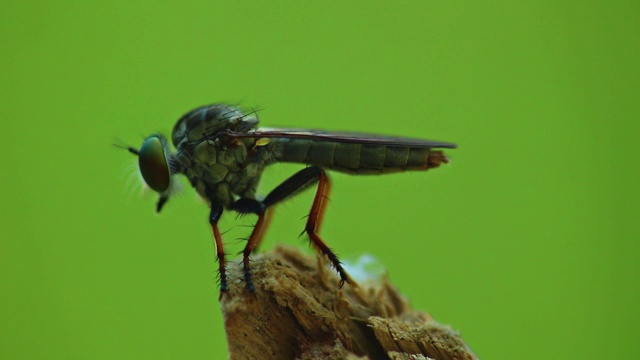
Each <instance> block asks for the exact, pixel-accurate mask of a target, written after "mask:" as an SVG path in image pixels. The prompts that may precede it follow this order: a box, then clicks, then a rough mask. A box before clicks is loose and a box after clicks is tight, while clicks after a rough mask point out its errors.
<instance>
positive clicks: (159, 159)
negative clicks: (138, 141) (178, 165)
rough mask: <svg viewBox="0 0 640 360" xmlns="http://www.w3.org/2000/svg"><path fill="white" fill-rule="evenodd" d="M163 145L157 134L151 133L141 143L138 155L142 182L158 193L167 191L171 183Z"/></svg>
mask: <svg viewBox="0 0 640 360" xmlns="http://www.w3.org/2000/svg"><path fill="white" fill-rule="evenodd" d="M164 146H165V145H164V142H163V141H162V139H160V137H159V136H158V135H151V136H149V137H148V138H147V139H146V140H145V141H144V142H143V143H142V147H140V151H139V155H138V165H139V166H140V173H141V174H142V178H143V179H144V182H146V183H147V185H149V187H150V188H152V189H153V190H155V191H157V192H159V193H163V192H165V191H167V189H169V184H170V183H171V172H170V171H169V163H168V162H167V156H166V154H165V151H164Z"/></svg>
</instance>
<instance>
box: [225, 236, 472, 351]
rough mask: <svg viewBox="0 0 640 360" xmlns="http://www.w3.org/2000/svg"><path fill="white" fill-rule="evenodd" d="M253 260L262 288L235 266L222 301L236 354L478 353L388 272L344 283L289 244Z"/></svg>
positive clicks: (256, 279)
mask: <svg viewBox="0 0 640 360" xmlns="http://www.w3.org/2000/svg"><path fill="white" fill-rule="evenodd" d="M251 265H252V270H253V281H254V285H255V287H256V291H255V293H249V292H248V291H247V290H246V288H245V286H244V282H243V280H242V279H243V274H242V266H241V265H240V264H239V263H238V262H235V261H234V262H230V263H229V265H228V279H229V287H230V291H229V293H228V294H225V295H224V296H223V298H222V301H221V302H222V312H223V315H224V319H225V328H226V332H227V340H228V343H229V351H230V358H231V359H305V360H311V359H477V358H476V356H475V355H474V354H473V353H472V352H471V350H470V349H469V348H468V347H467V346H466V345H465V343H464V342H463V341H462V339H461V338H460V337H459V335H458V333H457V332H455V331H453V330H452V329H450V328H449V327H448V326H444V325H441V324H439V323H437V322H436V321H434V320H433V319H432V318H431V316H430V315H429V314H426V313H424V312H420V311H415V310H412V309H411V307H410V305H409V302H408V301H407V299H405V298H404V297H403V296H402V295H400V293H399V292H398V291H397V290H396V289H395V287H394V286H393V285H392V284H391V283H390V282H389V281H388V279H386V278H385V277H383V278H381V279H378V280H377V281H375V282H371V283H363V284H360V285H358V284H355V283H353V284H345V285H344V287H343V288H342V289H338V281H339V278H338V277H337V276H336V275H335V274H334V272H333V270H332V269H330V268H329V267H328V266H327V265H326V263H325V261H323V260H322V259H320V258H316V257H313V256H309V255H305V254H302V253H301V252H299V251H298V250H296V249H294V248H292V247H287V246H278V247H277V248H276V249H275V250H273V251H272V252H269V253H264V254H259V255H254V256H253V258H252V262H251Z"/></svg>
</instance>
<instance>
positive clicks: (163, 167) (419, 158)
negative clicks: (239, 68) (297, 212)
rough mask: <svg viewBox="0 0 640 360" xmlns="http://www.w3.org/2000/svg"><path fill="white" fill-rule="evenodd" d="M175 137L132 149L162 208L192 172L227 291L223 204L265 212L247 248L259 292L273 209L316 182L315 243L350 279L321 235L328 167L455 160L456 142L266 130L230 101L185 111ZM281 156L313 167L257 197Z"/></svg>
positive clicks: (365, 168)
mask: <svg viewBox="0 0 640 360" xmlns="http://www.w3.org/2000/svg"><path fill="white" fill-rule="evenodd" d="M171 140H172V142H173V145H174V146H175V148H176V152H175V153H170V152H169V147H168V145H167V142H166V140H165V138H164V137H163V136H162V135H159V134H154V135H151V136H149V137H148V138H146V139H145V140H144V142H143V144H142V146H141V147H140V149H134V148H128V149H129V151H130V152H132V153H134V154H136V155H138V162H139V166H140V172H141V174H142V177H143V179H144V181H145V182H146V183H147V185H148V186H149V187H150V188H152V189H153V190H155V191H156V192H158V193H159V195H160V199H159V201H158V204H157V208H156V210H157V211H158V212H159V211H160V210H161V209H162V207H163V206H164V204H165V203H166V202H167V200H168V199H169V197H170V196H171V191H172V189H173V187H172V186H171V183H172V182H173V181H174V180H173V177H174V176H175V175H177V174H183V175H185V176H186V177H187V178H188V179H189V181H190V183H191V185H192V186H193V187H194V188H195V189H196V191H197V192H198V194H200V196H202V197H203V198H204V199H205V200H206V201H207V202H208V203H209V205H210V207H211V210H210V214H209V222H210V224H211V228H212V232H213V237H214V240H215V243H216V252H217V257H218V265H219V273H220V282H221V284H220V290H221V296H222V294H224V293H225V291H227V279H226V269H225V256H224V250H223V242H222V236H221V235H220V232H219V230H218V225H217V224H218V220H219V219H220V217H221V215H222V212H223V211H224V210H232V211H237V212H239V213H242V214H255V215H257V216H258V221H257V222H256V225H255V226H254V229H253V232H252V233H251V235H250V236H249V240H248V242H247V244H246V246H245V248H244V251H243V265H244V279H245V283H246V287H247V289H248V290H249V291H253V290H254V286H253V282H252V279H251V271H250V265H249V256H250V255H251V253H252V251H253V250H254V249H255V248H256V247H257V246H258V245H259V243H260V241H261V239H262V237H263V235H264V233H265V229H266V227H267V225H268V223H269V211H270V209H272V208H273V207H274V206H275V205H276V204H278V203H280V202H281V201H284V200H286V199H287V198H289V197H291V196H293V195H295V194H297V193H298V192H300V191H302V190H304V189H306V188H308V187H311V186H313V185H316V194H315V197H314V201H313V204H312V206H311V210H310V213H309V217H308V220H307V224H306V226H305V232H306V233H307V235H308V236H309V238H310V240H311V242H312V244H313V245H314V248H315V249H317V250H318V251H319V252H320V254H322V255H324V256H327V257H328V259H329V260H330V262H331V264H332V265H333V267H334V268H335V269H336V271H337V272H338V274H339V275H340V278H341V281H340V286H342V284H343V283H344V282H350V281H351V279H350V277H349V275H348V274H347V273H346V271H344V269H343V268H342V265H341V263H340V261H339V260H338V258H337V256H336V255H335V254H334V253H333V251H331V250H330V249H329V247H328V246H327V245H326V244H325V243H324V241H322V239H321V238H320V237H319V235H318V228H319V226H320V221H321V219H322V214H323V212H324V208H325V205H326V197H327V195H328V193H329V187H330V186H329V185H330V184H329V178H328V176H327V174H326V172H325V169H329V170H334V171H340V172H345V173H349V174H386V173H393V172H400V171H406V170H428V169H431V168H435V167H438V166H439V165H440V164H441V163H446V162H448V159H447V157H446V156H445V155H444V153H443V152H442V150H440V149H442V148H455V147H456V145H455V144H452V143H447V142H438V141H430V140H421V139H409V138H401V137H389V136H380V135H372V134H363V133H344V132H324V131H314V130H305V129H266V128H262V129H260V128H258V118H257V116H256V115H255V113H249V114H245V113H243V112H242V111H240V110H239V109H236V108H234V107H232V106H229V105H225V104H213V105H207V106H202V107H199V108H196V109H194V110H192V111H190V112H188V113H186V114H185V115H183V116H182V117H181V118H180V119H179V120H178V122H177V123H176V125H175V126H174V128H173V134H172V137H171ZM275 162H295V163H301V164H306V165H307V166H306V167H305V168H304V169H302V170H300V171H298V172H297V173H296V174H294V175H293V176H291V177H290V178H289V179H287V180H285V181H284V182H283V183H282V184H280V185H279V186H277V187H276V188H275V189H273V190H272V191H271V192H270V193H268V194H267V196H266V197H264V199H262V200H258V199H257V198H256V189H257V187H258V183H259V182H260V176H261V174H262V172H263V170H264V168H265V167H266V166H268V165H270V164H273V163H275Z"/></svg>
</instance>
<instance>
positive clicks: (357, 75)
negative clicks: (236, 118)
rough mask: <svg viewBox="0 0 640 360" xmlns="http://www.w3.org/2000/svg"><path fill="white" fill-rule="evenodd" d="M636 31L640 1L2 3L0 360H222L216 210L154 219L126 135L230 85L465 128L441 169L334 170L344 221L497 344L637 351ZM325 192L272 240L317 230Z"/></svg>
mask: <svg viewBox="0 0 640 360" xmlns="http://www.w3.org/2000/svg"><path fill="white" fill-rule="evenodd" d="M639 30H640V3H638V2H637V1H626V2H625V1H619V2H615V1H614V2H578V1H575V2H556V1H547V2H535V3H531V4H525V3H519V4H518V3H516V2H446V3H444V4H443V3H442V2H426V1H415V2H399V1H396V2H377V3H375V4H374V3H371V2H343V1H315V2H311V1H307V2H299V1H290V2H282V1H281V2H234V3H233V4H230V3H226V2H225V3H222V2H220V3H215V2H212V1H193V2H183V3H179V2H166V1H157V2H140V1H130V0H127V1H108V2H106V1H105V2H95V3H89V2H74V1H58V2H55V3H53V2H40V1H24V2H11V3H10V2H8V1H4V2H3V3H2V5H1V8H0V40H1V43H2V47H1V50H0V51H1V52H2V54H1V56H0V64H1V66H0V70H1V71H0V84H1V86H0V92H1V93H0V138H1V139H2V146H3V153H2V170H1V171H0V189H2V190H1V191H2V197H1V199H0V225H1V226H0V239H1V240H0V358H2V359H147V358H148V359H218V358H225V357H226V356H227V352H226V351H227V350H226V343H225V336H224V332H223V322H222V318H221V315H220V311H219V303H218V300H217V287H216V263H215V258H214V251H213V246H212V240H211V234H210V229H209V228H208V224H207V220H206V219H207V215H208V212H207V209H206V205H205V204H204V203H203V202H202V201H200V200H197V198H196V196H195V194H194V192H193V191H192V189H190V188H189V187H188V186H186V187H185V189H184V191H183V196H181V197H179V198H176V199H173V200H172V201H170V202H169V203H168V204H167V206H166V208H165V210H164V211H163V213H162V214H161V215H160V216H156V215H154V212H153V209H154V205H155V197H154V196H153V194H146V195H140V194H141V191H140V185H139V180H138V179H137V177H136V176H135V166H136V159H135V157H133V156H131V155H130V154H128V153H127V152H126V151H122V150H119V149H117V148H115V147H113V146H112V144H113V143H119V144H131V145H134V146H139V144H140V143H141V141H142V139H143V137H144V136H146V135H148V134H150V133H152V132H155V131H162V132H164V133H165V134H167V135H168V133H169V132H170V130H171V128H172V126H173V124H174V122H175V120H176V119H177V118H178V117H179V116H180V115H182V113H184V112H186V111H188V110H190V109H191V108H193V107H195V106H199V105H203V104H207V103H211V102H216V101H223V102H231V103H238V104H241V105H243V106H246V107H248V108H251V107H257V108H260V109H264V110H263V111H261V112H260V115H261V121H262V124H263V125H265V126H289V127H307V128H321V129H335V130H355V131H362V132H376V133H383V134H394V135H404V136H413V137H424V138H430V139H435V140H444V141H454V142H457V143H458V144H459V146H460V147H459V149H457V150H455V151H451V152H450V155H451V158H452V160H453V161H452V164H451V165H450V166H447V167H444V168H441V169H437V170H435V171H433V172H427V173H420V172H414V173H406V174H397V175H389V176H383V177H376V176H372V177H353V176H348V175H343V174H334V176H333V180H334V187H333V192H332V196H331V200H332V202H331V204H330V206H329V208H328V212H327V215H326V217H325V226H324V228H323V235H324V239H325V240H326V241H327V242H328V243H329V244H330V245H331V246H332V247H333V248H335V249H336V251H337V252H338V253H339V254H340V255H342V256H343V258H344V259H346V260H349V259H355V258H357V257H358V256H359V255H361V254H364V253H368V254H371V255H373V256H375V257H377V258H378V259H379V261H380V263H381V264H382V265H383V266H384V267H385V268H386V269H387V271H388V273H389V275H390V277H391V279H392V281H394V282H395V283H396V284H397V285H398V287H399V288H400V289H401V291H402V292H403V293H404V294H405V295H406V296H407V297H409V298H410V299H411V302H412V303H413V305H414V306H415V307H416V308H418V309H421V310H424V311H427V312H429V313H431V314H432V315H433V316H434V317H435V318H436V319H437V320H438V321H440V322H443V323H447V324H451V325H452V326H453V327H454V328H456V329H458V330H460V331H461V333H462V336H463V337H464V339H465V340H466V341H467V343H468V344H469V345H470V346H471V347H472V348H473V349H474V350H475V351H476V352H477V354H478V355H479V356H480V357H481V358H482V359H569V358H571V359H578V358H586V357H590V358H622V357H624V358H640V350H639V346H638V337H639V335H640V331H639V330H638V323H639V322H640V311H639V309H638V307H639V305H638V304H639V303H640V289H639V286H638V277H639V275H640V267H639V265H638V255H640V251H639V245H638V244H639V240H640V236H639V235H640V234H639V227H638V224H637V223H638V215H640V214H639V211H638V210H639V207H638V202H639V201H640V192H639V191H638V150H637V148H636V144H637V141H638V135H639V134H640V132H639V131H638V130H639V129H640V125H639V120H640V111H639V106H638V103H639V95H640V92H639V84H640V82H639V80H638V79H639V75H640V74H639V69H640V66H639V65H638V64H639V63H640V62H639V60H640V58H639V56H638V55H640V51H639V50H640V41H639V35H640V32H639ZM299 168H300V166H295V165H278V166H275V167H273V168H271V169H269V170H268V171H267V173H266V174H265V180H264V183H263V187H262V190H263V191H262V192H263V193H264V192H266V191H268V190H269V189H270V188H272V187H273V186H275V185H276V184H277V183H278V181H279V180H282V179H284V178H285V177H287V176H288V175H289V174H291V173H293V172H294V171H296V170H297V169H299ZM310 201H311V194H310V193H307V194H305V195H303V196H301V197H299V198H297V199H295V200H292V201H290V202H288V203H287V204H285V205H283V206H281V207H280V208H279V210H278V211H277V213H276V215H277V216H276V218H275V220H274V223H273V225H272V228H271V229H270V232H269V234H268V236H267V239H266V244H265V246H264V248H272V247H273V246H274V244H275V243H278V242H284V243H287V244H292V245H297V246H300V247H302V248H306V247H307V246H306V240H304V238H300V239H298V238H297V235H298V234H299V232H300V230H302V227H303V225H304V220H303V219H302V217H303V216H304V215H305V212H306V211H307V209H308V206H309V203H310ZM226 215H227V216H225V218H224V220H223V222H222V228H223V229H224V230H229V229H230V232H229V233H228V234H227V235H226V239H227V240H228V242H229V243H230V244H231V245H230V251H233V252H236V251H238V250H240V249H241V247H242V243H241V242H240V241H237V240H235V239H236V238H238V237H242V236H246V235H247V233H248V231H249V230H248V229H247V228H245V227H242V226H240V225H242V224H245V225H246V222H244V223H243V222H236V221H235V216H234V215H233V214H226Z"/></svg>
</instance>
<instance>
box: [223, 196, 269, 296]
mask: <svg viewBox="0 0 640 360" xmlns="http://www.w3.org/2000/svg"><path fill="white" fill-rule="evenodd" d="M232 209H233V210H235V211H237V212H239V213H241V214H256V215H258V221H257V222H256V224H255V225H254V227H253V231H252V232H251V235H250V236H249V240H248V241H247V245H245V247H244V250H243V251H242V266H243V270H244V282H245V284H246V286H247V289H248V290H249V291H251V292H253V291H254V290H255V287H254V286H253V282H252V281H251V268H250V266H249V256H250V255H251V253H252V252H253V250H254V249H255V248H256V246H257V245H258V244H259V243H260V241H261V240H262V238H263V237H264V233H265V232H266V228H267V226H268V225H269V222H270V220H271V216H269V215H268V212H267V208H266V207H265V205H264V204H263V203H261V202H260V201H258V200H255V199H249V198H242V199H238V200H237V201H236V202H235V203H233V206H232Z"/></svg>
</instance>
